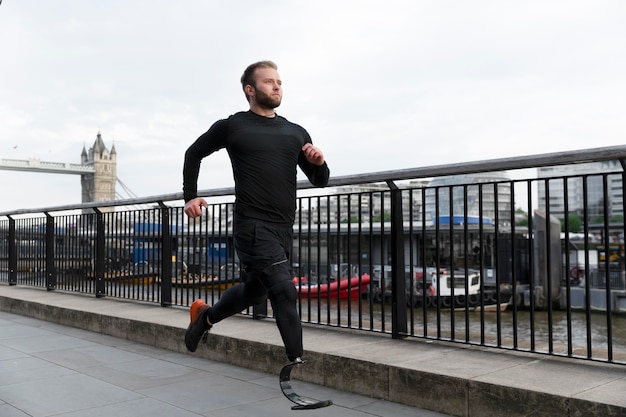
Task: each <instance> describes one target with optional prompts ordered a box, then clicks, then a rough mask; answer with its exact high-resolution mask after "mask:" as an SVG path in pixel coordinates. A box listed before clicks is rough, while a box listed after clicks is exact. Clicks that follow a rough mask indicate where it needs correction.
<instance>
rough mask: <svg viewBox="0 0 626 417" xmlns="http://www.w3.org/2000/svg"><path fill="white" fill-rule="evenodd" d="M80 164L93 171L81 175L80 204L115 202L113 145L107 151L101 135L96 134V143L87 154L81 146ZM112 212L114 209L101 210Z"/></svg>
mask: <svg viewBox="0 0 626 417" xmlns="http://www.w3.org/2000/svg"><path fill="white" fill-rule="evenodd" d="M81 163H82V164H83V165H92V166H93V167H94V171H95V172H93V173H89V174H82V175H81V180H80V182H81V185H82V191H83V194H82V202H83V203H92V202H97V201H113V200H115V184H116V182H117V152H116V150H115V145H113V146H112V147H111V150H110V151H109V149H108V148H107V147H106V146H105V144H104V141H103V140H102V135H101V134H100V132H98V135H97V137H96V141H95V142H94V144H93V146H92V147H91V148H89V152H87V150H86V149H85V147H84V146H83V152H82V154H81ZM113 210H114V207H109V208H103V211H113Z"/></svg>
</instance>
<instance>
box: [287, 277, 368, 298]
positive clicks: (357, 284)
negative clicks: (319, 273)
mask: <svg viewBox="0 0 626 417" xmlns="http://www.w3.org/2000/svg"><path fill="white" fill-rule="evenodd" d="M299 281H300V282H299V283H298V277H296V278H294V279H293V283H294V284H295V286H296V290H297V291H298V293H299V294H300V295H301V296H302V297H310V298H328V297H330V298H331V299H335V300H336V299H337V297H339V298H340V299H342V300H346V299H348V298H352V299H356V298H359V297H360V296H361V294H363V293H365V292H366V291H367V285H368V284H369V283H370V276H369V274H363V275H361V277H360V278H359V277H352V278H350V279H348V278H341V279H340V280H339V281H333V282H331V283H328V284H316V283H310V282H307V279H306V278H305V277H301V278H300V279H299ZM329 292H330V296H329Z"/></svg>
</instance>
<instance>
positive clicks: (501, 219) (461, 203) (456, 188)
mask: <svg viewBox="0 0 626 417" xmlns="http://www.w3.org/2000/svg"><path fill="white" fill-rule="evenodd" d="M508 181H510V177H509V174H508V173H507V172H505V171H502V172H484V173H476V174H463V175H452V176H447V177H438V178H434V179H433V180H432V181H431V182H430V183H429V184H428V189H427V190H426V208H425V210H426V218H427V220H430V221H433V222H435V221H436V219H437V216H439V218H446V219H447V221H450V220H449V219H450V215H451V214H452V216H453V217H463V216H465V214H467V216H468V217H473V218H480V217H481V215H482V217H483V219H485V220H487V219H488V220H490V221H492V222H494V223H495V222H496V219H497V222H498V224H499V225H504V226H506V225H510V224H511V186H510V184H509V183H508ZM481 195H482V206H481V204H480V202H481ZM496 199H497V201H496ZM496 202H497V204H496ZM450 204H452V213H451V211H450ZM437 208H438V210H437Z"/></svg>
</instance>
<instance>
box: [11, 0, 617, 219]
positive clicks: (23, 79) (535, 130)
mask: <svg viewBox="0 0 626 417" xmlns="http://www.w3.org/2000/svg"><path fill="white" fill-rule="evenodd" d="M624 22H626V2H624V1H622V0H614V1H603V0H589V1H576V0H561V1H546V0H541V1H539V0H537V1H535V0H530V1H519V0H517V1H505V0H494V1H489V0H475V1H462V0H458V1H445V0H431V1H422V0H402V1H400V0H398V1H393V0H391V1H382V0H381V1H368V0H359V1H356V0H354V1H342V0H332V1H331V0H321V1H320V0H316V1H295V0H282V1H273V0H267V1H263V2H259V1H253V0H240V1H236V0H233V1H210V0H184V1H180V2H173V1H162V0H123V1H122V0H107V1H102V0H74V1H70V0H55V1H42V0H3V1H2V4H0V57H1V58H0V158H4V159H22V160H26V159H30V158H39V159H40V160H42V161H50V162H70V163H80V154H81V151H82V149H83V146H85V147H86V148H87V149H89V147H91V146H92V145H93V143H94V141H95V139H96V135H97V133H98V131H100V132H101V133H102V137H103V139H104V142H105V144H106V145H107V146H108V147H109V148H110V147H111V146H112V145H113V144H114V145H115V148H116V150H117V153H118V177H119V179H120V180H122V181H123V182H124V184H126V185H127V186H128V188H130V189H131V190H132V191H133V192H134V194H136V195H138V196H151V195H162V194H171V193H177V192H180V191H181V186H182V175H181V171H182V163H183V154H184V152H185V150H186V148H187V146H189V145H190V144H191V143H192V142H193V141H194V140H195V139H196V138H197V137H198V136H199V135H200V134H202V133H203V132H204V131H206V130H207V129H208V128H209V126H210V125H211V124H212V123H213V122H214V121H216V120H217V119H220V118H224V117H227V116H228V115H230V114H232V113H235V112H237V111H240V110H247V103H246V101H245V98H244V95H243V92H242V91H241V86H240V84H239V78H240V76H241V73H242V72H243V69H244V68H245V67H246V66H247V65H248V64H250V63H252V62H254V61H258V60H261V59H272V60H274V61H275V62H276V63H277V64H278V66H279V73H280V75H281V78H282V80H283V87H284V97H283V104H282V105H281V107H279V109H278V113H279V114H281V115H283V116H285V117H287V118H288V119H289V120H291V121H293V122H295V123H298V124H300V125H302V126H304V127H305V128H306V129H307V130H308V132H309V133H310V134H311V136H312V138H313V142H314V143H315V144H316V145H317V146H319V147H320V148H321V149H322V150H323V151H324V153H325V155H326V159H327V161H328V163H329V166H330V169H331V175H349V174H359V173H367V172H376V171H386V170H395V169H404V168H415V167H421V166H428V165H439V164H447V163H457V162H464V161H476V160H483V159H492V158H502V157H513V156H521V155H530V154H537V153H546V152H558V151H563V150H572V149H586V148H595V147H602V146H614V145H622V144H624V142H625V140H624V138H625V137H626V135H625V134H626V24H625V23H624ZM231 185H232V174H231V170H230V164H229V161H228V157H227V154H226V152H225V151H222V152H219V153H217V154H214V155H212V156H210V157H209V158H208V159H206V160H205V161H204V163H203V166H202V171H201V176H200V181H199V188H200V189H209V188H216V187H219V188H221V187H228V186H231ZM0 189H1V190H2V197H0V211H8V210H12V209H20V208H33V207H49V206H55V205H66V204H72V203H79V202H80V201H81V188H80V176H78V175H60V174H36V173H24V172H14V171H4V170H0ZM118 191H121V189H120V187H118Z"/></svg>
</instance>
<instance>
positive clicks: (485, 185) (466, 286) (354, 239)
mask: <svg viewBox="0 0 626 417" xmlns="http://www.w3.org/2000/svg"><path fill="white" fill-rule="evenodd" d="M624 157H626V147H612V148H600V149H590V150H582V151H574V152H569V153H559V154H546V155H534V156H528V157H519V158H512V159H500V160H492V161H481V162H472V163H467V164H465V165H458V164H455V165H445V166H435V167H426V168H420V169H414V170H404V171H391V172H383V173H375V174H367V175H361V176H355V177H352V176H350V177H342V178H334V179H332V180H331V186H332V188H330V189H324V190H315V189H312V188H310V187H309V186H307V185H306V184H304V183H302V184H299V186H300V195H299V197H298V201H297V212H296V223H295V225H294V229H293V230H294V248H293V252H292V257H291V261H292V267H293V277H294V278H293V282H294V285H295V287H296V289H297V291H298V293H299V299H298V309H299V312H300V315H301V319H302V321H304V322H307V323H311V324H315V325H323V326H332V327H338V328H349V329H356V330H361V331H371V332H380V333H385V334H389V335H390V336H391V337H393V338H406V337H415V338H423V339H435V340H441V341H449V342H458V343H465V344H472V345H481V346H489V347H496V348H502V349H509V350H518V351H526V352H533V353H538V354H550V355H556V356H567V357H572V358H581V359H591V360H598V361H606V362H613V363H626V315H623V313H625V312H626V291H625V263H624V260H625V257H624V221H623V214H624V209H625V205H626V204H625V201H624V186H623V184H624V169H623V158H624ZM232 193H233V190H232V189H221V190H210V191H205V192H203V193H202V195H203V196H205V197H206V198H207V199H208V200H209V202H210V203H211V204H210V206H209V208H208V209H207V210H206V212H205V214H204V215H203V216H202V217H201V218H200V219H197V220H195V221H193V220H188V219H187V218H186V216H185V215H184V213H183V211H182V202H181V198H182V195H181V194H174V195H168V196H157V197H153V198H142V199H134V200H124V201H120V202H108V203H89V204H82V205H78V206H63V207H52V208H43V209H34V210H24V209H22V210H15V211H13V212H7V213H0V284H8V285H23V286H34V287H41V288H45V289H47V290H50V291H53V290H54V291H66V292H78V293H88V294H93V295H94V296H95V297H105V296H106V297H118V298H125V299H131V300H140V301H145V302H153V303H158V304H160V305H162V306H172V305H175V306H182V307H186V306H189V305H190V304H191V303H192V302H193V301H194V300H195V299H197V298H203V299H205V300H206V301H207V302H209V303H213V302H215V301H216V300H217V299H219V297H220V296H221V294H222V293H223V292H224V291H225V290H226V289H227V288H229V287H230V286H232V285H236V284H238V283H239V282H240V278H241V277H240V271H241V268H242V265H241V264H240V262H239V260H238V258H237V255H236V253H235V251H234V247H233V228H232V217H233V214H232V209H233V203H232V201H233V195H232ZM243 313H244V314H249V315H252V316H253V317H255V318H263V317H271V316H272V311H271V307H270V306H269V305H268V303H265V304H261V305H258V306H255V307H254V308H251V309H250V310H249V311H245V312H243Z"/></svg>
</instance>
